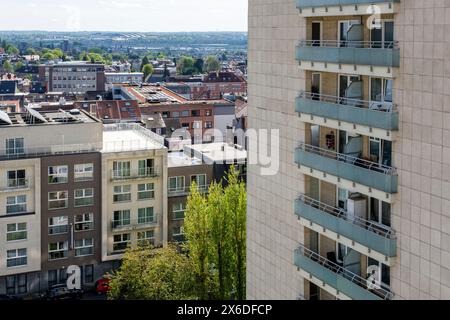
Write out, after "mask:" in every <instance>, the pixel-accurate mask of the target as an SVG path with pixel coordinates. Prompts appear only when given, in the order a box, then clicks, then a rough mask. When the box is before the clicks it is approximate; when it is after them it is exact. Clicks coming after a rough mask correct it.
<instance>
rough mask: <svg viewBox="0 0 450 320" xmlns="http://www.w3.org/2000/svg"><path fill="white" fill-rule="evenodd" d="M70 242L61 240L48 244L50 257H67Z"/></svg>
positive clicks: (52, 258) (53, 258)
mask: <svg viewBox="0 0 450 320" xmlns="http://www.w3.org/2000/svg"><path fill="white" fill-rule="evenodd" d="M67 253H68V242H67V241H60V242H54V243H49V244H48V259H49V260H58V259H64V258H67Z"/></svg>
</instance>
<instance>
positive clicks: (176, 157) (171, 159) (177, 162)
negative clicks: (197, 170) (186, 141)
mask: <svg viewBox="0 0 450 320" xmlns="http://www.w3.org/2000/svg"><path fill="white" fill-rule="evenodd" d="M167 160H168V167H169V168H177V167H190V166H199V165H201V164H202V160H201V159H198V158H195V157H194V158H191V157H189V156H188V155H187V154H185V153H184V152H181V151H180V152H169V153H168V154H167Z"/></svg>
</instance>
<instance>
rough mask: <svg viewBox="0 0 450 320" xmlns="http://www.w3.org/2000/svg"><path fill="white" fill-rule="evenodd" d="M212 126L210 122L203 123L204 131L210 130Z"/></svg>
mask: <svg viewBox="0 0 450 320" xmlns="http://www.w3.org/2000/svg"><path fill="white" fill-rule="evenodd" d="M212 126H213V125H212V122H211V121H206V122H205V128H206V129H211V128H212Z"/></svg>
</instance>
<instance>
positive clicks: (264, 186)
mask: <svg viewBox="0 0 450 320" xmlns="http://www.w3.org/2000/svg"><path fill="white" fill-rule="evenodd" d="M297 2H301V1H294V0H264V1H260V0H258V1H257V0H250V1H249V106H248V108H249V110H248V112H249V127H251V128H255V129H271V128H274V129H279V130H280V162H281V164H280V170H279V172H278V174H276V175H274V176H261V175H260V174H259V166H257V165H249V167H248V220H247V221H248V233H247V236H248V246H247V259H248V260H247V270H248V271H247V272H248V273H247V297H248V298H250V299H298V298H304V299H310V298H311V299H312V298H313V297H312V295H313V291H314V298H320V299H336V298H337V299H347V298H350V299H352V298H353V299H354V298H355V297H352V296H351V295H350V296H348V295H347V296H346V295H345V294H343V293H342V292H338V291H336V288H334V287H333V286H330V285H329V284H327V283H322V281H320V280H321V279H320V278H319V279H318V278H317V277H316V276H311V272H308V270H305V269H304V267H299V266H298V264H297V262H296V263H294V251H295V249H296V248H298V247H299V246H304V247H305V248H307V249H310V250H312V251H317V254H318V255H320V256H322V257H325V258H327V254H328V253H330V252H334V251H335V250H336V244H337V243H341V244H345V245H347V246H348V247H352V244H351V242H350V243H347V242H346V240H345V239H344V238H343V237H341V238H339V237H334V236H333V235H332V234H331V233H330V232H329V230H325V229H324V228H320V227H319V228H316V227H315V226H314V224H307V223H303V222H302V219H300V221H299V219H298V217H297V216H296V214H295V212H294V203H295V200H296V199H297V198H298V197H299V195H300V194H309V195H311V193H312V191H311V190H312V189H313V185H314V186H316V185H317V183H318V182H319V183H318V184H319V185H320V187H319V190H321V191H320V193H319V195H317V198H319V199H320V201H321V202H322V203H325V204H328V205H332V206H335V207H337V206H338V203H337V200H338V199H337V190H338V188H341V189H347V190H349V189H351V190H350V191H351V192H356V193H359V194H363V195H364V196H367V197H369V198H374V199H377V198H378V200H380V198H381V197H384V199H386V200H383V201H385V202H387V203H389V210H388V211H385V209H383V214H385V215H386V216H389V225H386V224H385V223H384V227H386V228H389V229H390V230H392V231H394V232H395V236H396V241H397V249H396V255H395V257H394V258H392V259H387V260H384V259H381V258H383V257H378V259H375V260H377V261H380V260H382V261H381V263H383V264H385V266H387V267H388V270H389V272H388V273H387V274H388V277H387V278H388V279H384V280H383V281H384V282H389V283H388V284H386V288H387V289H388V291H389V292H390V293H391V294H392V296H391V297H390V298H393V299H399V300H403V299H450V277H449V275H450V269H449V265H450V261H449V257H450V249H449V246H448V242H449V237H450V229H449V221H450V218H449V215H448V210H447V209H448V204H449V199H450V197H449V194H448V190H449V188H448V186H449V180H450V176H449V174H450V163H449V159H450V156H449V155H450V153H449V152H450V151H449V150H450V149H449V145H448V142H447V140H446V138H447V137H448V136H449V135H448V130H449V129H450V128H448V123H449V121H448V120H450V115H449V110H448V107H447V106H446V105H447V104H448V102H449V100H448V98H449V96H448V92H449V90H448V88H447V83H450V82H449V79H448V78H449V77H450V72H449V68H448V67H449V66H450V64H449V61H448V54H447V51H448V48H449V41H450V39H449V38H448V36H446V35H447V34H449V31H450V25H449V24H448V19H446V12H448V11H449V10H450V7H449V5H448V4H446V3H445V2H444V1H426V0H422V1H413V0H401V2H400V3H398V4H395V6H392V7H388V6H385V4H382V10H383V11H382V12H383V15H382V16H381V19H382V21H387V20H389V21H392V20H393V21H394V41H398V47H399V50H400V67H399V68H391V69H387V68H382V67H381V68H380V67H374V68H372V69H371V68H370V66H369V67H367V66H364V65H358V64H357V63H355V65H350V66H345V65H342V69H341V71H339V67H340V66H339V65H336V66H333V65H332V64H328V65H327V66H325V64H322V65H320V62H319V63H315V64H312V63H310V62H309V63H304V62H303V61H298V60H297V59H296V47H297V46H298V44H299V42H300V41H304V40H312V32H311V31H310V30H311V28H312V23H313V22H319V21H322V31H323V32H322V36H321V41H323V40H325V41H326V40H333V41H336V39H337V36H336V35H337V34H338V28H339V24H338V21H344V20H359V21H363V22H365V21H366V20H367V18H368V15H367V13H366V12H365V11H362V12H361V11H358V13H357V14H356V15H355V14H354V10H356V9H355V8H356V7H355V5H354V4H353V5H350V6H348V7H345V6H344V7H345V8H343V9H342V10H334V9H335V7H332V6H330V8H329V10H327V11H326V10H325V9H324V8H320V6H318V8H315V10H314V11H312V10H310V9H304V10H302V13H301V14H299V9H298V8H296V3H297ZM358 2H359V1H355V4H356V3H358ZM325 12H326V13H325ZM325 16H327V17H325ZM364 26H365V25H364ZM362 41H373V39H370V36H369V33H368V30H366V27H365V30H364V38H363V39H362ZM370 45H373V44H370ZM299 63H301V64H300V65H299ZM318 65H320V68H319V67H318ZM324 68H327V69H324ZM370 72H374V74H373V76H371V75H370ZM312 73H320V74H321V80H322V82H321V85H320V94H328V95H332V96H337V95H339V92H338V90H337V88H338V84H339V82H338V81H337V78H338V74H339V73H342V74H347V75H355V76H361V78H362V84H363V88H364V89H363V95H362V96H361V97H360V98H359V99H362V100H368V101H369V102H370V101H371V98H372V97H371V96H370V91H369V87H368V85H369V83H370V79H369V78H368V77H370V76H371V77H372V78H373V77H383V78H385V79H389V80H392V84H393V86H392V102H393V103H394V104H395V105H396V106H397V109H398V112H399V119H400V121H399V130H398V131H397V132H395V134H394V135H392V136H389V138H386V132H382V131H378V133H377V134H378V135H379V138H381V139H383V140H384V141H389V142H390V141H392V151H391V152H390V154H389V156H388V157H389V161H390V162H391V163H390V165H391V166H392V167H393V168H395V169H396V174H397V175H398V190H397V192H395V193H392V194H388V197H385V196H386V194H383V193H379V194H376V192H374V191H373V190H371V189H370V188H367V186H364V185H362V186H358V185H355V184H354V181H351V180H350V181H349V183H350V184H347V185H346V184H345V183H346V182H345V181H343V180H344V179H341V180H339V179H338V180H333V179H334V178H333V177H332V176H330V175H327V174H326V171H327V170H328V168H323V169H324V170H322V171H323V172H322V171H320V170H318V171H317V170H311V168H308V167H307V166H305V165H303V164H302V163H301V161H300V163H296V160H295V152H296V151H295V150H296V148H297V147H298V145H299V143H306V144H314V141H312V140H313V139H312V136H311V132H312V131H311V125H318V126H320V127H319V132H321V134H320V139H319V147H321V148H325V149H328V150H334V151H335V152H336V151H337V152H341V151H339V146H338V144H339V138H338V135H339V133H338V131H335V136H336V146H331V145H329V144H328V142H327V140H326V137H325V135H326V134H328V133H329V132H330V131H333V130H337V129H340V130H341V131H346V132H347V133H349V134H351V135H361V136H362V138H363V139H362V140H364V141H366V142H363V143H362V150H361V155H360V156H359V157H360V158H361V159H367V160H366V161H372V162H373V161H374V159H373V158H371V157H370V155H371V154H370V148H369V145H368V144H369V142H368V141H369V137H371V136H372V137H373V134H372V132H375V131H376V130H373V131H370V129H371V128H369V127H364V126H362V125H361V124H360V123H358V122H354V123H351V126H347V127H346V126H344V124H343V123H340V124H339V123H337V122H336V123H335V122H333V121H331V120H332V119H326V120H327V121H326V122H324V119H323V117H322V118H321V119H320V118H319V117H314V120H312V119H313V118H312V117H311V115H308V116H306V117H305V116H304V115H301V117H299V114H298V113H296V112H295V106H296V98H297V97H298V95H299V92H300V91H306V92H310V91H312V90H313V88H312V85H311V79H312ZM320 99H322V97H321V98H320ZM328 120H330V121H328ZM315 121H317V122H315ZM333 123H334V124H333ZM334 126H336V127H334ZM337 126H340V127H339V128H337ZM364 130H367V131H364ZM383 134H384V137H382V135H383ZM252 152H255V151H254V150H250V153H252ZM338 178H339V177H338ZM341 178H343V177H341ZM319 180H320V181H319ZM351 182H353V186H352V184H351ZM368 210H369V212H370V210H371V209H370V206H368ZM366 218H367V219H369V217H366ZM314 233H316V237H318V238H319V239H320V240H318V243H319V245H318V248H316V249H314V248H313V247H312V242H311V241H312V239H313V237H312V236H311V234H314ZM366 249H367V248H366ZM366 249H362V248H358V245H354V246H353V247H352V250H354V251H355V252H358V254H360V255H361V259H360V261H359V267H360V269H361V270H360V271H359V272H360V274H361V277H363V278H364V279H365V276H366V274H365V269H366V267H367V265H368V264H369V263H368V261H369V256H370V257H371V258H373V257H372V256H371V255H372V252H369V251H370V250H369V251H367V250H366ZM328 257H329V255H328ZM296 264H297V265H296ZM383 268H385V267H383ZM355 272H356V271H355ZM383 273H384V271H383ZM384 282H383V283H384ZM314 286H316V287H315V289H314V290H312V289H311V288H314ZM317 287H319V288H317ZM364 293H373V292H372V291H370V290H365V292H364ZM357 297H358V296H356V298H357Z"/></svg>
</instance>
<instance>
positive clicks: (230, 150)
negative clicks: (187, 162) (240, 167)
mask: <svg viewBox="0 0 450 320" xmlns="http://www.w3.org/2000/svg"><path fill="white" fill-rule="evenodd" d="M184 153H186V154H191V155H192V154H193V155H194V156H195V157H198V158H201V159H203V161H205V162H206V163H227V164H228V163H233V162H237V163H243V162H245V161H246V160H247V151H246V150H245V149H244V148H243V147H241V146H239V145H234V144H228V143H225V142H217V143H205V144H191V145H186V146H184Z"/></svg>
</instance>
